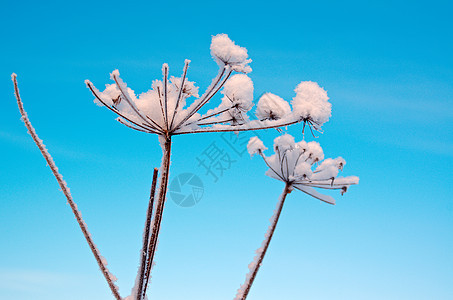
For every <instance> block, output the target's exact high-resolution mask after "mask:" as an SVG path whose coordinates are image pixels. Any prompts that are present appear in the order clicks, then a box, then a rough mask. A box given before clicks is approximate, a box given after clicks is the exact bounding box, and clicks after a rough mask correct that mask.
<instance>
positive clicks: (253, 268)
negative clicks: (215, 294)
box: [234, 184, 291, 300]
mask: <svg viewBox="0 0 453 300" xmlns="http://www.w3.org/2000/svg"><path fill="white" fill-rule="evenodd" d="M289 193H291V186H290V185H289V184H286V185H285V188H284V189H283V192H282V194H281V195H280V199H279V201H278V203H277V208H276V209H275V212H274V215H273V216H272V218H271V224H270V225H269V228H268V229H267V232H266V235H265V238H264V241H263V244H262V245H261V247H260V248H259V249H257V250H256V256H255V259H254V260H253V262H252V263H251V264H250V265H249V269H250V270H249V273H248V274H247V276H246V277H245V282H244V284H243V285H242V286H241V288H240V289H239V290H238V292H237V294H236V297H235V298H234V300H245V299H246V298H247V295H248V294H249V292H250V288H251V287H252V284H253V281H254V280H255V278H256V274H257V273H258V270H259V268H260V267H261V264H262V263H263V259H264V255H266V252H267V249H268V248H269V244H270V243H271V240H272V237H273V236H274V232H275V228H276V227H277V222H278V219H279V218H280V214H281V213H282V209H283V205H284V204H285V199H286V196H287V195H288V194H289Z"/></svg>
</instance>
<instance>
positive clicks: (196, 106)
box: [174, 66, 226, 130]
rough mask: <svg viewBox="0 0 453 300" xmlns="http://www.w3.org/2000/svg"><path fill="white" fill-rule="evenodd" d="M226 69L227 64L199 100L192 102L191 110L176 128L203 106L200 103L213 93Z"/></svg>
mask: <svg viewBox="0 0 453 300" xmlns="http://www.w3.org/2000/svg"><path fill="white" fill-rule="evenodd" d="M225 70H226V66H224V67H223V68H222V69H221V70H219V72H218V74H217V76H216V77H215V78H214V79H213V81H212V83H211V85H210V86H209V87H208V88H207V89H206V92H205V93H204V94H203V95H202V96H201V97H200V98H198V99H197V100H195V102H194V103H192V105H191V106H190V107H189V108H188V110H190V111H189V112H188V113H187V115H186V116H185V117H184V118H183V119H182V120H181V121H180V122H179V123H177V125H176V126H175V129H174V130H177V129H179V128H180V127H181V125H183V124H184V123H185V122H186V121H187V120H189V119H190V117H192V115H193V114H194V113H195V112H196V111H198V110H199V109H200V108H199V107H201V106H200V103H203V101H204V100H205V99H206V98H207V97H208V96H209V95H210V94H211V92H212V91H213V90H214V89H215V87H216V86H217V84H218V83H219V82H220V79H222V77H223V74H225ZM192 106H195V107H194V108H192Z"/></svg>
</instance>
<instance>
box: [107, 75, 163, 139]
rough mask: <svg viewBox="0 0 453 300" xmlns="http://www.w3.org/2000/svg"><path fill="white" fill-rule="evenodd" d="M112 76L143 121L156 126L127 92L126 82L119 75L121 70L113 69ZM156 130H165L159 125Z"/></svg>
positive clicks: (128, 102)
mask: <svg viewBox="0 0 453 300" xmlns="http://www.w3.org/2000/svg"><path fill="white" fill-rule="evenodd" d="M112 78H113V80H114V81H115V83H116V86H117V87H118V89H119V90H120V92H121V94H122V95H123V97H124V99H125V100H126V102H127V104H128V105H129V106H130V108H131V109H132V110H133V111H134V112H135V113H136V115H137V116H139V117H140V119H142V120H143V122H145V123H146V124H148V126H150V127H152V128H155V127H154V125H153V124H152V123H150V122H149V121H148V120H149V118H145V117H144V116H143V114H142V113H141V112H140V110H139V109H138V108H137V106H136V105H135V104H134V101H132V99H130V97H129V95H128V94H127V91H126V84H125V83H124V82H123V80H121V78H120V77H119V72H118V70H116V71H113V72H112ZM155 129H156V130H160V131H163V128H161V127H160V126H158V127H157V128H155Z"/></svg>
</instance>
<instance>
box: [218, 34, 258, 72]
mask: <svg viewBox="0 0 453 300" xmlns="http://www.w3.org/2000/svg"><path fill="white" fill-rule="evenodd" d="M211 55H212V57H213V58H214V59H215V60H216V61H217V63H218V64H219V65H220V66H223V65H229V66H230V67H231V68H232V69H233V70H234V71H236V72H242V73H250V72H251V71H252V68H250V66H248V64H249V63H250V62H252V60H251V59H248V54H247V49H245V48H243V47H240V46H238V45H236V44H235V43H234V42H233V41H232V40H230V38H229V37H228V35H226V34H218V35H216V36H213V37H212V42H211Z"/></svg>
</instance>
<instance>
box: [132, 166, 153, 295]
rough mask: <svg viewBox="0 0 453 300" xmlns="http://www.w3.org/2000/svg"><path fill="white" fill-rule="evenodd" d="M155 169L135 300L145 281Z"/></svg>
mask: <svg viewBox="0 0 453 300" xmlns="http://www.w3.org/2000/svg"><path fill="white" fill-rule="evenodd" d="M157 173H158V170H157V168H155V169H154V173H153V183H152V184H151V193H150V195H149V203H148V210H147V211H146V222H145V229H144V231H143V246H142V251H141V252H140V253H141V261H140V267H139V276H140V277H139V278H140V279H139V283H138V288H137V289H136V291H137V298H136V299H137V300H141V299H142V291H143V284H144V279H145V273H146V261H147V257H148V242H149V230H150V226H151V217H152V215H153V207H154V195H155V194H156V183H157Z"/></svg>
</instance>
